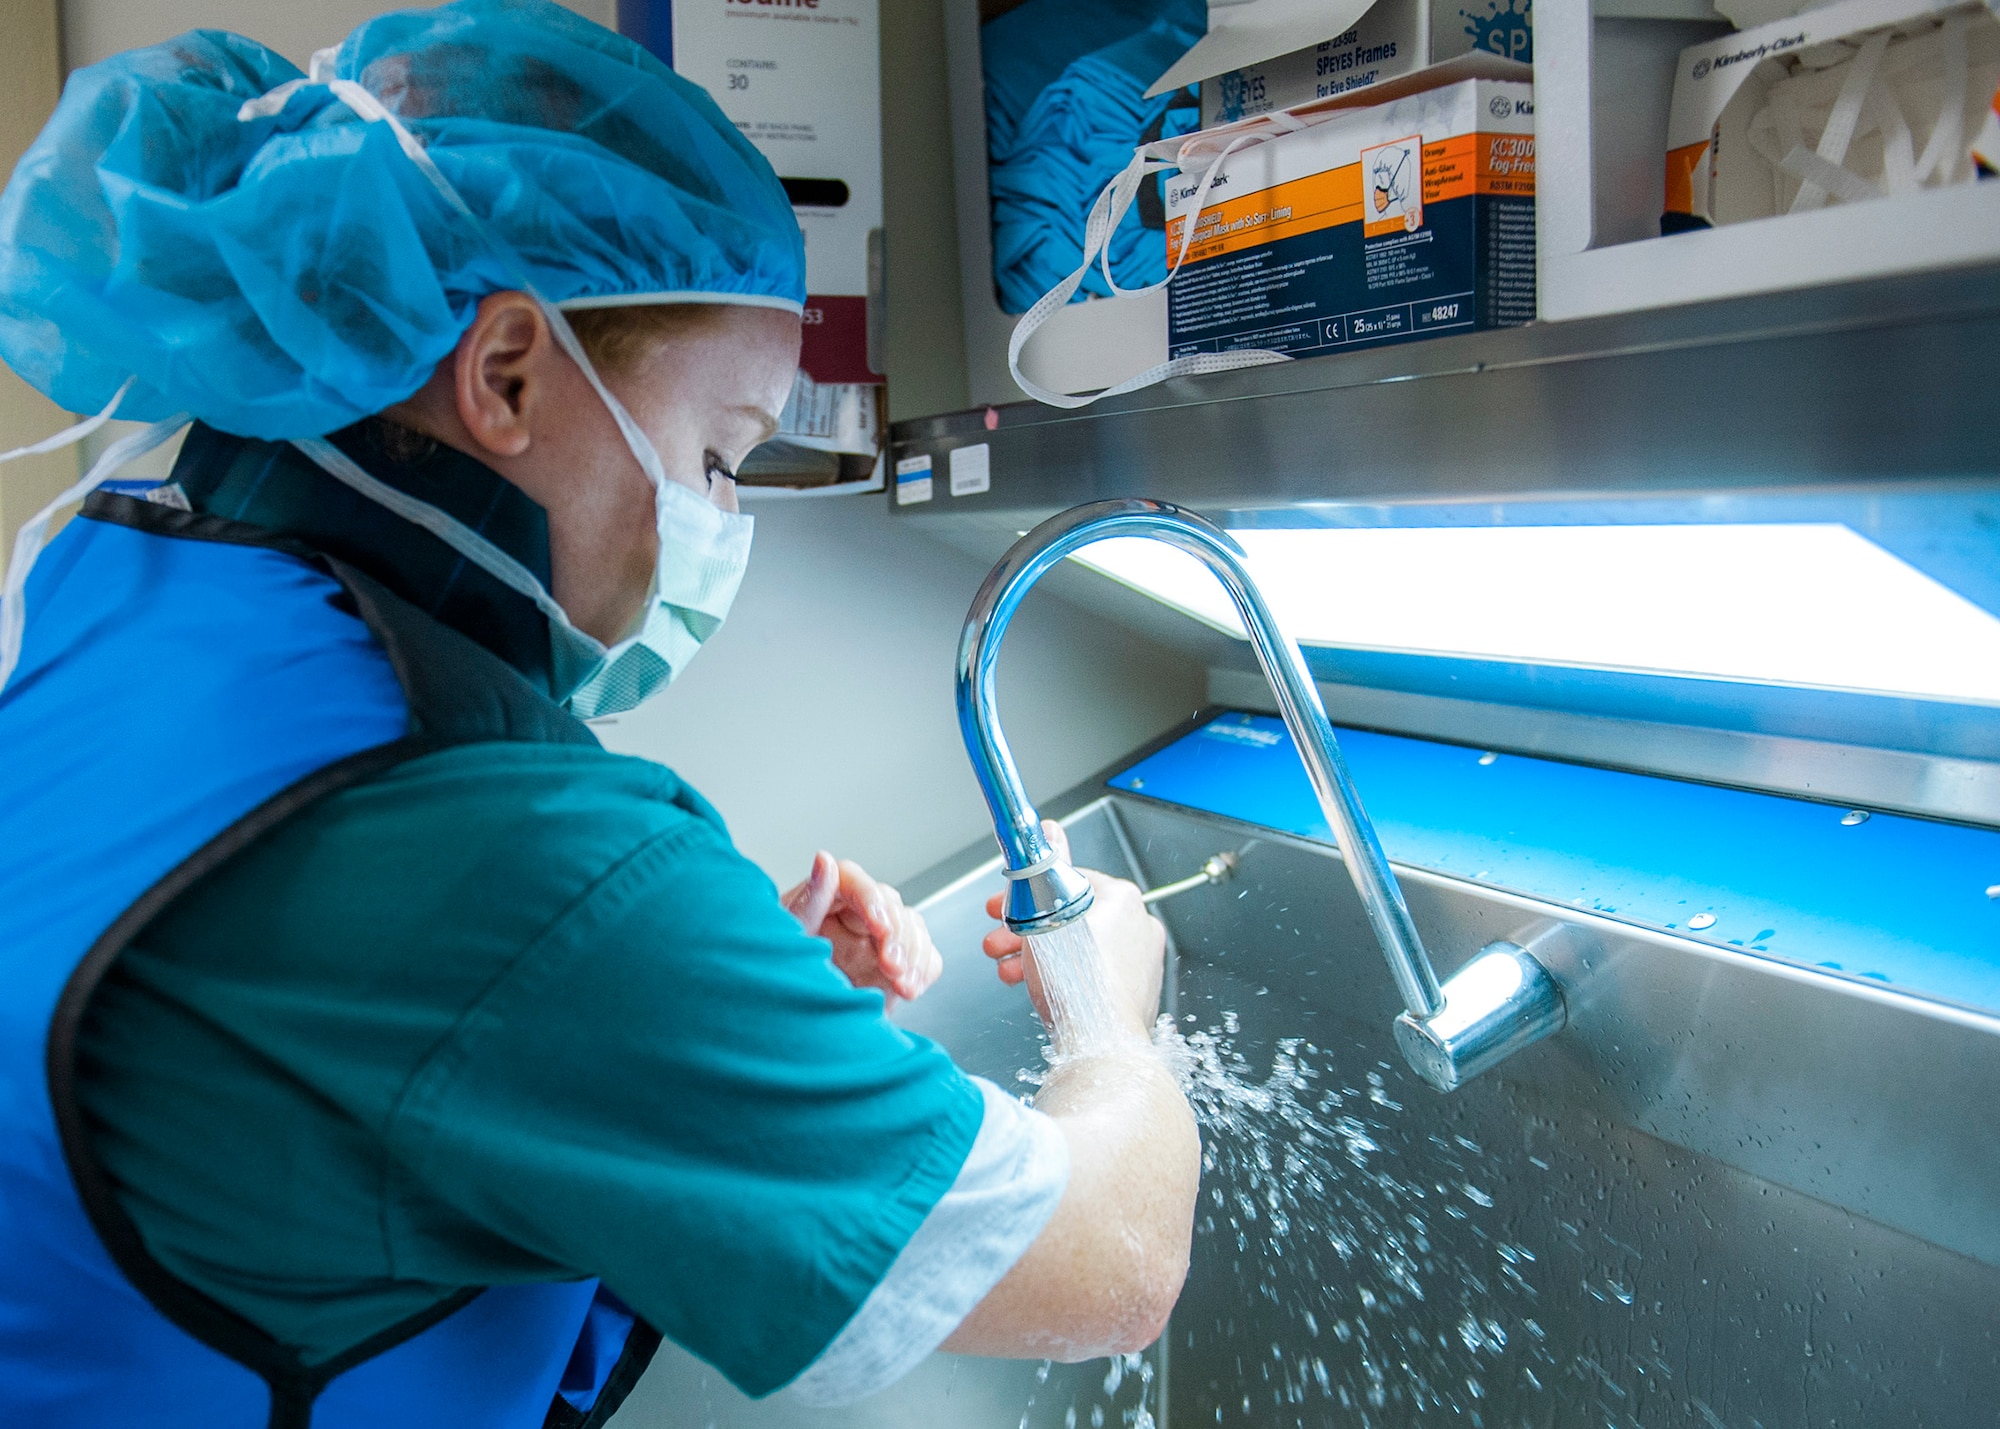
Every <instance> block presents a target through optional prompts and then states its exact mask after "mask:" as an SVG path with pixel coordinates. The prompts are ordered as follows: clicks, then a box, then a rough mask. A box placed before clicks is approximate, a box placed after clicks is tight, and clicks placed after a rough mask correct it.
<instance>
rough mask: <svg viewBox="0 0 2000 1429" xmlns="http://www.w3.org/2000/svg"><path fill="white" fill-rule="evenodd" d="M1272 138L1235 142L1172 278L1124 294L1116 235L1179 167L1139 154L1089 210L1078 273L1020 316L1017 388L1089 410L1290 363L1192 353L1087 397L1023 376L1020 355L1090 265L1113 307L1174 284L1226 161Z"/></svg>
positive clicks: (1190, 222)
mask: <svg viewBox="0 0 2000 1429" xmlns="http://www.w3.org/2000/svg"><path fill="white" fill-rule="evenodd" d="M1267 137H1269V136H1268V135H1262V134H1257V135H1250V134H1246V135H1243V136H1241V137H1239V138H1237V139H1233V140H1231V141H1230V143H1229V144H1228V146H1227V147H1225V148H1224V149H1223V150H1222V152H1221V153H1219V154H1217V155H1216V156H1215V161H1214V162H1213V163H1211V164H1210V165H1209V166H1208V169H1207V170H1206V172H1204V173H1203V175H1202V180H1201V188H1200V189H1199V190H1198V191H1197V192H1196V194H1195V201H1194V208H1193V210H1192V211H1191V212H1190V213H1189V214H1188V216H1187V219H1186V227H1185V229H1184V230H1183V231H1182V234H1181V242H1180V249H1179V251H1178V252H1177V253H1176V254H1175V256H1174V261H1173V263H1172V265H1171V266H1170V267H1169V268H1168V269H1167V276H1166V277H1164V278H1162V279H1161V280H1160V281H1159V282H1157V283H1152V284H1149V285H1147V286H1146V287H1143V288H1121V287H1119V286H1118V283H1117V280H1116V279H1114V278H1112V276H1111V235H1112V233H1113V231H1115V230H1116V229H1117V227H1118V225H1119V223H1120V222H1121V221H1123V219H1124V217H1125V214H1126V211H1127V210H1128V209H1130V208H1131V206H1132V200H1133V199H1134V198H1135V197H1136V196H1137V194H1138V192H1139V185H1140V184H1142V183H1144V182H1145V181H1146V180H1147V179H1148V178H1150V177H1151V176H1152V175H1154V174H1157V173H1162V172H1164V171H1166V170H1169V169H1174V168H1177V167H1178V166H1177V165H1175V164H1171V163H1168V162H1167V161H1165V160H1163V159H1153V158H1149V157H1147V154H1146V151H1145V150H1144V149H1139V150H1135V151H1134V152H1133V155H1132V162H1131V163H1129V164H1127V165H1126V166H1125V168H1124V169H1123V170H1122V171H1121V172H1120V173H1119V175H1118V177H1117V178H1115V179H1113V180H1112V181H1111V182H1110V183H1108V184H1106V185H1105V186H1104V191H1103V192H1102V193H1100V194H1098V196H1097V201H1096V202H1095V203H1093V204H1092V205H1091V206H1090V216H1089V218H1088V219H1087V220H1086V221H1085V223H1084V230H1083V261H1082V262H1081V263H1080V264H1078V265H1077V268H1076V271H1074V272H1073V273H1071V274H1070V275H1069V276H1068V277H1067V278H1064V279H1063V280H1062V281H1061V282H1060V283H1058V284H1056V285H1055V287H1053V288H1051V289H1049V291H1048V292H1046V293H1044V294H1042V296H1041V297H1040V298H1039V299H1038V300H1037V301H1036V303H1035V305H1034V306H1033V307H1031V308H1029V309H1028V311H1027V312H1025V313H1023V314H1021V317H1020V320H1019V321H1018V322H1016V323H1015V324H1014V335H1013V337H1012V338H1011V339H1009V341H1008V343H1007V370H1008V372H1010V373H1011V374H1013V378H1014V382H1015V385H1017V386H1018V387H1019V388H1020V389H1021V390H1022V391H1023V392H1025V393H1027V394H1028V395H1029V396H1030V397H1032V398H1034V399H1035V400H1036V401H1037V402H1042V403H1045V404H1046V405H1048V406H1051V407H1065V408H1072V409H1074V408H1077V407H1088V406H1089V405H1090V404H1091V403H1093V402H1097V401H1101V400H1103V399H1104V398H1106V397H1116V396H1120V395H1121V394H1123V393H1126V392H1137V391H1138V390H1139V389H1140V388H1142V387H1151V386H1152V385H1153V384H1154V383H1156V382H1164V381H1166V380H1167V379H1168V378H1170V377H1186V376H1192V375H1194V374H1197V373H1203V372H1229V371H1233V370H1235V369H1236V368H1239V367H1262V366H1264V365H1266V364H1268V363H1272V362H1289V361H1291V359H1290V358H1289V357H1287V356H1286V355H1285V354H1284V353H1282V352H1272V351H1269V350H1267V349H1263V348H1247V349H1244V350H1241V351H1237V352H1199V353H1192V354H1190V355H1188V356H1186V357H1175V358H1170V359H1169V360H1167V361H1166V362H1161V363H1157V364H1155V365H1154V366H1152V367H1149V368H1147V369H1146V370H1145V371H1144V372H1141V373H1139V374H1138V375H1137V376H1136V377H1128V378H1126V379H1125V380H1124V381H1123V382H1120V383H1118V384H1117V385H1116V386H1113V387H1107V388H1105V389H1104V390H1103V391H1101V392H1092V393H1088V394H1086V395H1083V396H1071V395H1069V394H1068V393H1064V392H1056V391H1052V390H1051V389H1049V388H1047V387H1044V386H1042V385H1041V384H1040V383H1039V382H1036V381H1035V380H1034V379H1033V378H1031V377H1029V376H1028V375H1027V374H1026V373H1024V372H1022V371H1021V353H1022V352H1023V350H1025V349H1026V347H1027V345H1028V339H1030V338H1032V337H1033V336H1034V335H1035V333H1036V331H1037V330H1039V329H1040V328H1041V326H1042V325H1043V324H1044V323H1046V322H1047V321H1048V320H1049V319H1050V318H1051V317H1053V316H1055V313H1056V310H1057V309H1059V308H1062V307H1065V306H1067V305H1068V303H1069V300H1070V298H1071V297H1073V296H1074V295H1075V293H1076V290H1077V289H1078V288H1080V287H1081V286H1083V280H1084V277H1085V276H1086V275H1087V274H1088V273H1089V272H1090V265H1091V264H1092V263H1095V262H1098V261H1100V258H1101V260H1102V263H1103V266H1104V278H1105V281H1106V282H1107V283H1109V284H1110V286H1111V293H1112V297H1111V301H1113V302H1116V301H1117V300H1118V299H1120V298H1126V297H1136V296H1138V295H1141V294H1144V293H1150V292H1152V291H1154V290H1155V289H1157V288H1163V287H1165V286H1166V285H1167V284H1168V283H1170V282H1172V281H1173V277H1174V274H1176V273H1178V272H1180V270H1181V264H1182V263H1184V262H1186V261H1187V255H1188V250H1189V249H1190V248H1191V247H1192V246H1193V244H1194V231H1195V227H1196V225H1197V224H1198V223H1199V222H1200V220H1201V211H1202V208H1203V206H1204V205H1205V204H1206V203H1207V202H1208V193H1209V190H1210V189H1211V188H1212V187H1213V186H1214V184H1215V181H1216V179H1217V177H1218V176H1219V175H1220V174H1221V172H1222V165H1223V161H1224V160H1226V159H1227V158H1228V157H1229V156H1230V155H1231V154H1233V153H1235V152H1236V151H1237V150H1238V149H1240V148H1242V147H1243V146H1245V145H1246V144H1253V143H1257V142H1260V141H1261V140H1262V139H1264V138H1267Z"/></svg>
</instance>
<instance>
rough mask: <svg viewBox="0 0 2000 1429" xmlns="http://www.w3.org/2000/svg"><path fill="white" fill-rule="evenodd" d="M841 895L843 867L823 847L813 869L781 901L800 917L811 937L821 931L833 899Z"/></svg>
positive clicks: (817, 855) (814, 861)
mask: <svg viewBox="0 0 2000 1429" xmlns="http://www.w3.org/2000/svg"><path fill="white" fill-rule="evenodd" d="M839 894H840V866H839V864H837V863H836V862H835V861H834V857H833V855H832V854H830V853H828V852H827V851H826V850H825V849H821V850H820V851H819V852H818V853H816V854H814V855H813V861H812V869H811V871H810V872H808V873H807V874H806V877H805V881H804V882H803V883H800V884H798V885H796V886H795V887H793V888H791V889H788V890H787V891H786V892H785V893H784V894H783V895H781V897H780V899H779V901H780V902H782V903H783V904H784V905H785V907H786V908H788V909H790V910H791V914H792V916H793V917H795V918H797V919H798V920H799V926H800V927H801V928H804V929H805V930H806V933H807V935H808V936H815V935H817V934H818V933H819V931H820V927H821V925H822V924H824V923H825V922H826V915H827V913H828V912H829V911H831V909H832V908H833V901H834V899H835V898H837V897H838V896H839Z"/></svg>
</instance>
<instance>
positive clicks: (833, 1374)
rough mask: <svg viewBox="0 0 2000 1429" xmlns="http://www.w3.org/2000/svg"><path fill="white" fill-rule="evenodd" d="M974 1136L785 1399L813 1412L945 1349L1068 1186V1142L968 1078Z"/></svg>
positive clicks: (881, 1385)
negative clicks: (977, 1114) (979, 1109)
mask: <svg viewBox="0 0 2000 1429" xmlns="http://www.w3.org/2000/svg"><path fill="white" fill-rule="evenodd" d="M972 1080H973V1083H974V1084H975V1085H976V1086H977V1087H978V1088H979V1094H980V1096H981V1097H982V1098H983V1099H984V1101H985V1104H986V1105H985V1113H984V1116H983V1118H982V1119H981V1121H980V1123H979V1135H978V1137H977V1138H976V1139H975V1140H974V1141H973V1143H972V1149H971V1150H970V1151H969V1152H967V1153H966V1157H965V1164H964V1165H963V1166H961V1167H960V1168H959V1171H958V1178H957V1179H956V1180H955V1181H953V1182H952V1184H951V1189H950V1190H948V1191H946V1192H945V1193H944V1198H943V1199H942V1200H940V1201H939V1202H938V1203H937V1204H936V1205H935V1206H933V1207H931V1211H930V1214H929V1215H927V1216H925V1217H924V1220H923V1224H921V1225H920V1226H918V1227H917V1232H916V1234H915V1235H913V1236H911V1237H910V1240H909V1243H908V1244H907V1245H905V1246H904V1247H903V1249H902V1253H901V1254H899V1255H898V1256H897V1257H896V1259H895V1262H894V1263H893V1264H892V1265H890V1267H889V1273H888V1274H887V1275H885V1276H884V1277H883V1278H882V1282H881V1283H880V1284H879V1285H877V1286H876V1287H875V1289H874V1290H873V1291H871V1292H870V1293H869V1296H868V1298H867V1299H866V1300H864V1301H862V1302H861V1308H860V1309H859V1310H857V1311H855V1312H854V1318H853V1319H851V1320H849V1321H848V1322H847V1325H846V1326H845V1328H843V1329H842V1330H841V1332H840V1333H839V1334H838V1335H836V1336H834V1338H833V1343H832V1344H830V1345H828V1346H827V1347H826V1349H825V1350H823V1351H822V1352H821V1353H820V1356H819V1358H818V1359H816V1360H814V1361H813V1362H812V1363H811V1364H810V1365H808V1366H807V1367H806V1370H805V1372H804V1373H803V1374H801V1375H800V1376H799V1377H798V1378H797V1379H795V1380H793V1381H792V1383H791V1385H790V1387H789V1388H788V1389H787V1390H786V1393H787V1394H788V1395H790V1396H791V1397H793V1398H794V1399H796V1400H798V1401H800V1402H801V1403H804V1404H808V1405H812V1406H814V1407H830V1406H833V1405H839V1404H852V1403H854V1402H855V1401H857V1400H861V1399H866V1398H867V1397H868V1396H869V1395H871V1394H875V1393H878V1392H880V1391H881V1390H884V1389H886V1388H888V1387H889V1386H890V1385H892V1384H894V1383H895V1382H896V1381H897V1380H899V1379H901V1378H902V1377H903V1376H904V1375H906V1374H908V1373H909V1372H910V1371H911V1370H913V1369H915V1368H916V1366H917V1363H918V1362H919V1361H920V1360H922V1359H923V1358H924V1356H926V1355H928V1354H929V1353H931V1351H933V1350H935V1349H936V1348H937V1347H938V1346H939V1345H941V1344H942V1343H944V1341H945V1339H946V1338H947V1337H948V1336H949V1335H950V1334H951V1332H952V1331H953V1330H955V1329H957V1328H958V1325H959V1322H960V1321H961V1320H963V1319H964V1318H965V1317H966V1316H967V1315H969V1314H970V1313H971V1312H972V1310H973V1308H974V1307H975V1306H977V1305H978V1304H979V1302H980V1301H981V1300H983V1299H985V1298H986V1293H987V1292H988V1291H989V1290H991V1289H992V1288H993V1287H994V1286H995V1285H998V1284H999V1283H1000V1279H1001V1277H1002V1276H1004V1275H1005V1274H1006V1273H1007V1272H1008V1271H1009V1270H1011V1269H1013V1267H1014V1262H1015V1261H1017V1260H1019V1259H1020V1258H1021V1255H1022V1253H1023V1252H1025V1251H1026V1250H1027V1248H1028V1247H1029V1246H1030V1245H1031V1244H1033V1242H1034V1239H1035V1237H1036V1236H1037V1235H1040V1234H1041V1230H1042V1227H1043V1226H1044V1225H1046V1224H1047V1223H1048V1219H1049V1217H1050V1216H1051V1215H1053V1214H1054V1213H1055V1209H1056V1204H1057V1203H1058V1202H1059V1201H1061V1200H1062V1194H1063V1189H1064V1187H1066V1186H1067V1185H1068V1184H1069V1143H1068V1142H1066V1141H1065V1140H1064V1139H1063V1134H1062V1131H1061V1129H1060V1128H1059V1127H1057V1126H1056V1124H1055V1123H1054V1122H1053V1121H1051V1120H1050V1119H1049V1118H1048V1117H1047V1116H1045V1115H1043V1114H1042V1113H1041V1112H1038V1111H1036V1110H1034V1109H1033V1108H1032V1107H1029V1106H1026V1105H1024V1104H1023V1103H1021V1102H1019V1101H1017V1100H1015V1099H1014V1098H1013V1097H1010V1096H1008V1095H1007V1094H1006V1093H1005V1092H1003V1091H1001V1090H1000V1089H999V1088H998V1087H996V1086H994V1085H993V1084H992V1083H991V1082H989V1081H986V1080H985V1079H983V1078H980V1077H974V1078H973V1079H972Z"/></svg>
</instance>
